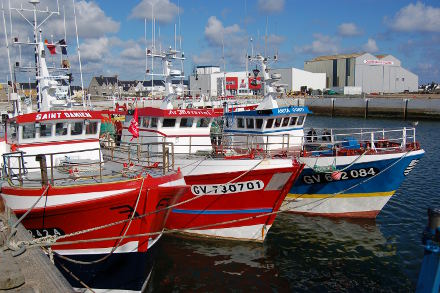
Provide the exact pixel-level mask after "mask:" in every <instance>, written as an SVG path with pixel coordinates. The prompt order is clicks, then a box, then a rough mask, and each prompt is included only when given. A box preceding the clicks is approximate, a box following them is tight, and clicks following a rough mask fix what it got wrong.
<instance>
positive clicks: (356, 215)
mask: <svg viewBox="0 0 440 293" xmlns="http://www.w3.org/2000/svg"><path fill="white" fill-rule="evenodd" d="M287 212H288V213H291V214H301V215H304V216H310V217H314V216H318V217H326V218H358V219H361V218H362V219H375V218H376V217H377V215H378V214H379V213H380V211H365V212H347V213H313V212H296V211H287Z"/></svg>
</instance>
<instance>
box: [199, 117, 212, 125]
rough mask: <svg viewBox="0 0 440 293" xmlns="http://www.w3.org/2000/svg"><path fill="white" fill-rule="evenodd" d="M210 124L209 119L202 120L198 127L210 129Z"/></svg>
mask: <svg viewBox="0 0 440 293" xmlns="http://www.w3.org/2000/svg"><path fill="white" fill-rule="evenodd" d="M209 122H211V121H210V119H209V118H200V119H199V120H198V121H197V127H208V126H209Z"/></svg>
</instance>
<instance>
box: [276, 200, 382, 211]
mask: <svg viewBox="0 0 440 293" xmlns="http://www.w3.org/2000/svg"><path fill="white" fill-rule="evenodd" d="M390 198H391V196H366V197H344V198H331V197H329V198H298V199H293V198H289V197H286V199H285V200H284V202H283V204H282V205H281V207H280V210H282V211H290V212H300V213H320V214H342V213H356V212H358V213H359V212H369V211H380V210H382V208H383V207H384V206H385V204H386V203H387V202H388V200H389V199H390Z"/></svg>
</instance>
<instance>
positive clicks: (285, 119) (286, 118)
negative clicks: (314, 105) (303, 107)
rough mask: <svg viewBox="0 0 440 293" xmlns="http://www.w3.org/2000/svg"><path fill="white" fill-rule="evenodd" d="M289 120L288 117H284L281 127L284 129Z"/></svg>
mask: <svg viewBox="0 0 440 293" xmlns="http://www.w3.org/2000/svg"><path fill="white" fill-rule="evenodd" d="M289 119H290V117H284V119H283V127H286V126H287V125H289Z"/></svg>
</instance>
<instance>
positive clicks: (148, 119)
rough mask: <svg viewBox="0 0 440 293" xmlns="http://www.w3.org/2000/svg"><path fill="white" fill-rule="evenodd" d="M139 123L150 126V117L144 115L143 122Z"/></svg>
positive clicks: (146, 126)
mask: <svg viewBox="0 0 440 293" xmlns="http://www.w3.org/2000/svg"><path fill="white" fill-rule="evenodd" d="M139 125H141V126H142V127H145V128H148V126H149V125H150V117H142V124H139Z"/></svg>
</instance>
